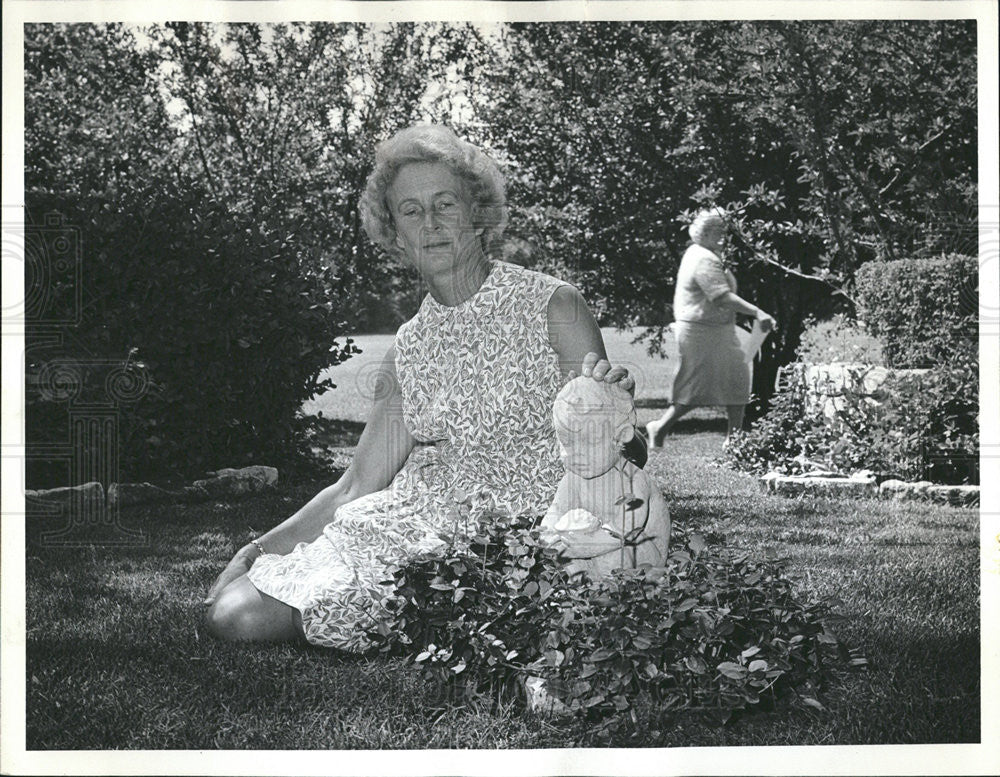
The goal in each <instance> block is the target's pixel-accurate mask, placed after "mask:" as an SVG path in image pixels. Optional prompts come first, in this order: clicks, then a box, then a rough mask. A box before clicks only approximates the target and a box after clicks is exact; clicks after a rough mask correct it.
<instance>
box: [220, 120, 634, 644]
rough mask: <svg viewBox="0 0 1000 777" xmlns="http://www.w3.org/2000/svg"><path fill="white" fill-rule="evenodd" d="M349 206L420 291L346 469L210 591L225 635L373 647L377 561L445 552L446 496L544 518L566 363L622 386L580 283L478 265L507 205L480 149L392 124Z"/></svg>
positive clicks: (381, 607)
mask: <svg viewBox="0 0 1000 777" xmlns="http://www.w3.org/2000/svg"><path fill="white" fill-rule="evenodd" d="M361 215H362V218H363V221H364V227H365V230H366V232H367V233H368V235H369V237H370V238H371V239H372V241H373V242H375V243H376V244H377V245H378V246H380V247H381V248H382V249H384V250H386V251H388V252H389V253H391V254H393V255H395V256H397V257H399V258H401V259H403V260H404V261H406V262H408V263H410V264H411V265H412V266H413V267H415V268H416V270H417V272H418V273H419V274H420V278H421V280H422V282H423V283H424V284H425V285H426V287H427V289H428V290H429V293H428V294H427V296H426V297H425V298H424V300H423V302H422V303H421V305H420V309H419V310H418V312H417V314H416V315H415V316H414V317H413V318H412V319H411V320H409V321H407V322H406V323H405V324H403V325H402V326H401V327H400V329H399V331H398V332H397V333H396V337H395V341H394V343H393V345H392V347H391V348H390V349H389V351H388V352H387V353H386V355H385V359H384V361H383V364H382V373H381V376H380V380H379V386H378V390H377V391H376V397H375V401H374V407H373V408H372V412H371V415H370V417H369V420H368V423H367V425H366V426H365V429H364V432H363V433H362V435H361V439H360V440H359V442H358V446H357V451H356V453H355V456H354V459H353V461H352V462H351V464H350V466H349V468H348V470H347V472H346V473H345V474H344V475H343V477H342V478H341V479H340V480H338V481H337V482H336V483H334V484H333V485H331V486H329V487H327V488H325V489H324V490H323V491H321V492H320V493H319V494H317V495H316V496H315V497H314V498H313V499H312V500H311V501H310V502H309V503H308V504H306V505H305V506H304V507H303V508H302V509H300V510H299V511H298V512H296V513H295V514H294V515H292V516H291V517H290V518H288V519H287V520H285V521H284V522H283V523H281V524H279V525H278V526H276V527H275V528H273V529H271V530H270V531H269V532H267V533H266V534H264V535H263V536H261V537H260V538H258V539H257V540H254V541H253V542H251V543H250V544H248V545H246V546H245V547H243V548H241V549H240V550H239V551H238V552H237V553H236V555H235V557H234V558H233V560H232V561H231V562H230V563H229V565H228V566H227V567H226V568H225V570H224V571H223V572H222V574H221V575H219V578H218V579H217V580H216V582H215V584H214V585H213V586H212V588H211V590H210V591H209V594H208V598H207V600H206V603H207V604H209V605H210V607H209V610H208V614H207V624H208V627H209V629H210V631H211V632H212V633H213V634H215V635H217V636H219V637H221V638H224V639H230V640H302V639H304V640H306V641H308V642H309V643H312V644H314V645H321V646H326V647H332V648H339V649H342V650H348V651H362V650H365V649H367V648H368V647H369V646H370V644H371V643H370V640H369V639H368V637H367V633H368V632H369V631H370V630H372V629H373V628H375V627H376V626H377V625H378V624H379V623H380V622H385V621H388V620H391V615H390V612H389V609H388V608H387V607H386V603H387V600H388V598H389V597H391V596H392V591H391V589H390V588H389V587H387V586H385V585H383V582H384V581H385V580H386V578H387V577H390V575H389V574H388V573H387V570H388V568H389V567H390V566H391V565H393V564H398V563H401V562H404V561H405V560H406V559H408V558H410V557H412V556H413V555H415V554H418V553H422V552H425V551H428V550H431V551H433V550H436V549H438V548H440V547H442V546H443V544H444V543H443V541H442V539H441V538H440V536H439V535H440V533H441V532H444V531H454V529H455V520H454V515H455V510H456V507H457V505H459V504H460V503H462V504H464V505H466V506H467V507H468V509H469V511H470V517H471V518H472V519H473V520H472V521H470V524H471V523H474V522H475V520H477V519H479V518H483V517H485V516H488V515H491V514H493V515H495V514H497V513H498V512H499V513H505V514H508V515H524V514H529V515H541V514H542V513H544V512H545V509H546V508H547V507H548V505H549V503H550V502H551V501H552V497H553V494H554V493H555V490H556V485H557V483H558V482H559V480H560V478H561V477H562V475H563V468H562V466H561V465H560V462H559V453H558V443H557V440H556V435H555V431H554V429H553V426H552V421H551V417H550V413H551V409H552V403H553V400H554V399H555V397H556V394H557V393H558V391H559V389H560V387H561V386H562V385H563V384H564V383H565V382H566V380H567V378H569V377H571V376H572V375H573V374H574V372H573V371H574V370H576V369H581V370H582V373H583V376H586V377H587V378H588V379H591V380H594V381H600V382H604V383H616V384H618V385H619V386H621V387H623V388H625V389H626V390H629V391H632V390H634V381H633V380H632V378H631V377H630V376H629V375H628V373H627V371H626V370H625V369H624V368H622V367H612V366H611V364H609V362H608V361H607V358H606V353H605V348H604V342H603V340H602V337H601V331H600V329H599V328H598V326H597V323H596V321H595V319H594V316H593V314H592V313H591V312H590V310H589V309H588V308H587V305H586V303H585V302H584V301H583V298H582V297H581V295H580V293H579V292H578V291H577V290H576V289H575V288H573V287H572V286H570V285H568V284H566V283H564V282H562V281H560V280H557V279H556V278H552V277H550V276H548V275H543V274H541V273H538V272H533V271H530V270H526V269H522V268H520V267H517V266H514V265H511V264H507V263H504V262H502V261H496V260H491V259H490V258H488V257H489V254H490V252H491V251H493V250H495V248H496V244H497V240H498V238H499V237H500V235H501V234H502V232H503V229H504V226H505V224H506V221H507V206H506V202H505V195H504V182H503V178H502V177H501V174H500V171H499V170H498V169H497V166H496V164H495V163H494V162H493V161H492V160H491V159H490V158H489V157H487V156H486V154H484V153H483V152H482V151H481V150H480V149H478V148H477V147H475V146H473V145H471V144H470V143H467V142H465V141H463V140H461V139H459V138H458V137H457V136H455V134H454V133H452V132H451V131H450V130H448V129H446V128H444V127H440V126H417V127H412V128H409V129H405V130H402V131H401V132H399V133H397V134H396V135H395V136H393V137H392V138H390V139H389V140H387V141H385V142H384V143H382V144H380V145H379V147H378V149H377V150H376V155H375V169H374V170H373V172H372V173H371V176H370V177H369V179H368V185H367V189H366V191H365V194H364V197H363V199H362V203H361ZM581 365H582V367H581ZM421 444H422V445H421Z"/></svg>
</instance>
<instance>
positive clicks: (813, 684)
mask: <svg viewBox="0 0 1000 777" xmlns="http://www.w3.org/2000/svg"><path fill="white" fill-rule="evenodd" d="M534 525H535V522H534V521H532V520H530V519H527V518H523V517H522V518H517V519H495V520H492V521H491V522H490V523H489V524H488V525H486V526H483V527H481V528H480V530H479V533H478V534H477V535H476V536H474V537H473V538H472V540H471V542H469V543H467V544H463V545H462V546H459V545H458V544H456V543H454V542H451V544H450V546H449V551H448V552H447V553H445V554H428V555H425V556H422V557H419V558H416V559H414V560H412V561H411V562H409V563H408V564H407V565H405V566H403V567H400V568H398V569H396V571H395V572H394V575H393V579H392V581H391V584H392V585H394V586H395V589H396V594H397V596H396V599H395V610H396V618H397V621H396V623H395V624H394V625H391V626H390V625H388V624H384V625H382V626H381V627H380V629H379V631H378V632H377V633H376V634H375V635H374V636H375V638H376V639H377V641H378V642H379V643H380V645H381V649H382V650H383V651H385V652H404V653H406V654H408V655H410V656H412V657H413V660H414V661H415V662H416V663H417V664H418V665H419V666H421V667H422V668H423V670H424V672H425V673H427V674H428V675H429V679H431V680H433V681H436V682H437V683H439V684H440V686H441V687H443V688H445V689H447V690H449V691H453V692H455V693H456V694H459V695H462V694H476V693H480V692H487V691H489V692H496V693H498V694H501V695H502V694H504V693H506V694H511V693H516V692H519V689H520V685H521V683H522V681H523V680H524V679H525V678H526V677H540V678H543V680H544V681H545V684H546V689H547V691H548V693H549V694H550V695H551V696H552V697H554V698H555V699H557V700H558V701H559V702H560V703H561V704H562V705H563V707H564V708H567V710H568V711H569V712H572V713H573V714H575V715H577V716H578V717H580V718H583V719H587V720H590V721H592V722H594V723H596V724H597V727H598V729H599V730H600V731H602V732H604V733H608V734H609V733H610V732H611V731H613V730H615V729H616V728H618V727H620V726H623V725H628V723H629V721H633V722H634V721H635V711H634V710H635V708H636V705H637V704H640V705H645V706H649V702H650V701H651V702H652V703H653V705H654V706H655V707H656V708H657V709H658V711H659V714H660V715H661V716H663V717H670V716H672V715H676V714H679V713H687V714H700V715H705V716H707V717H708V718H710V719H712V720H714V721H716V722H720V723H721V722H725V721H727V720H729V719H730V717H732V716H733V715H734V714H735V713H738V712H740V711H743V710H749V709H753V708H763V707H772V706H773V705H774V703H775V702H776V701H777V700H778V699H779V698H784V699H789V700H790V701H792V702H794V703H795V704H799V705H806V706H812V707H820V706H821V703H820V701H819V700H818V699H817V691H818V690H819V688H820V687H821V686H822V684H823V683H824V681H825V680H826V679H827V678H828V676H829V670H830V669H831V666H832V665H831V663H830V662H831V661H832V660H836V659H837V657H838V656H840V657H844V651H843V648H842V646H840V643H839V642H838V640H837V638H836V637H835V636H834V634H833V633H832V631H831V630H830V626H831V625H832V624H833V623H834V622H835V620H836V616H835V615H834V613H833V611H832V605H833V604H834V602H832V601H829V600H827V601H804V600H802V599H800V598H798V597H797V596H796V592H795V591H794V590H793V586H792V583H791V581H790V580H789V579H788V578H787V577H786V576H785V574H784V571H783V568H782V564H781V562H780V561H779V560H776V559H752V558H750V557H749V556H747V555H745V554H727V553H725V552H722V551H717V550H714V549H710V548H709V547H708V545H707V543H706V541H705V540H704V538H702V537H700V536H699V535H696V534H691V535H689V536H687V535H686V534H685V532H684V531H683V530H680V531H676V532H675V536H674V545H673V546H674V548H675V549H674V550H673V552H672V553H671V554H670V556H669V559H668V560H667V563H666V566H665V567H662V568H658V569H639V570H619V571H618V572H616V573H615V574H614V576H613V577H611V578H607V579H602V580H589V579H587V578H582V577H581V576H576V577H571V576H569V575H568V574H567V573H566V571H565V569H564V567H563V565H562V563H561V561H560V559H559V557H558V554H557V552H556V551H555V550H553V549H551V548H548V547H546V546H544V545H543V544H541V543H540V541H539V538H538V531H537V529H536V528H535V527H534ZM447 539H448V540H449V541H451V539H452V538H447ZM387 582H389V581H387ZM853 661H854V663H855V664H863V663H864V659H861V658H857V657H855V658H854V659H853Z"/></svg>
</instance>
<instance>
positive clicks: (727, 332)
mask: <svg viewBox="0 0 1000 777" xmlns="http://www.w3.org/2000/svg"><path fill="white" fill-rule="evenodd" d="M689 233H690V235H691V240H692V241H693V243H692V244H691V245H690V246H688V249H687V251H685V252H684V257H683V258H682V259H681V266H680V269H679V271H678V273H677V285H676V287H675V288H674V318H675V323H674V326H673V329H674V333H675V335H676V337H677V350H678V357H679V365H678V368H677V373H676V374H675V376H674V383H673V389H672V391H671V402H672V404H671V406H670V407H669V408H668V409H667V411H666V413H664V414H663V416H662V417H661V418H660V419H659V420H656V421H650V422H649V423H648V424H646V432H647V433H648V435H649V444H650V447H652V448H659V447H661V446H662V444H663V438H664V437H665V436H666V435H667V434H669V433H670V431H671V430H672V429H673V427H674V424H675V423H677V421H678V420H679V419H680V418H681V417H682V416H684V415H685V414H686V413H687V412H688V411H689V410H691V408H692V407H704V406H711V407H718V406H725V408H726V416H727V419H728V428H727V430H726V441H727V442H728V440H729V438H730V437H731V436H732V435H733V433H734V432H736V431H738V430H739V429H740V428H741V427H742V426H743V412H744V409H745V408H746V404H747V402H749V401H750V371H749V370H748V369H747V365H746V361H745V359H744V355H743V349H742V348H741V347H740V342H739V340H738V339H737V335H736V314H737V313H742V314H744V315H747V316H752V317H753V318H754V319H756V320H757V321H759V322H760V325H761V328H762V329H763V330H764V331H770V330H771V329H772V328H773V327H774V325H775V321H774V318H772V317H771V316H770V315H768V314H767V313H765V312H764V311H763V310H761V309H760V308H758V307H757V306H755V305H752V304H751V303H749V302H747V301H746V300H745V299H743V298H742V297H740V296H738V295H737V294H736V278H735V277H734V276H733V274H732V273H731V272H730V271H729V270H727V269H726V268H725V266H724V265H723V263H722V258H721V256H722V242H723V239H724V237H725V234H726V222H725V219H724V215H723V213H722V211H720V210H718V209H711V210H706V211H702V212H701V213H699V214H698V215H697V216H696V217H695V220H694V222H693V223H692V224H691V226H690V228H689Z"/></svg>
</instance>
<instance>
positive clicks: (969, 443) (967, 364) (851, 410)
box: [725, 359, 979, 483]
mask: <svg viewBox="0 0 1000 777" xmlns="http://www.w3.org/2000/svg"><path fill="white" fill-rule="evenodd" d="M847 374H848V376H849V378H850V382H849V384H848V385H847V386H846V387H845V388H844V390H843V391H841V392H840V393H839V399H838V403H839V407H838V410H837V413H836V414H835V415H834V417H832V418H826V417H824V416H823V412H822V410H821V409H820V408H818V407H811V406H810V404H809V403H808V401H807V393H808V390H809V386H808V385H807V382H806V377H805V373H804V371H802V370H789V371H788V372H787V373H786V375H787V379H786V380H785V381H784V386H783V388H782V390H781V391H780V392H779V393H778V394H776V395H775V397H774V400H773V402H772V405H771V409H770V411H769V412H768V414H767V415H766V416H764V417H763V418H761V419H759V420H758V421H756V422H755V423H754V424H753V426H752V427H751V428H750V430H749V431H748V432H747V433H745V434H743V435H740V436H738V437H737V438H735V439H734V440H733V441H732V443H731V444H730V445H729V446H728V447H727V449H726V454H725V460H726V461H727V463H729V464H730V465H731V466H734V467H735V468H736V469H739V470H741V471H744V472H750V473H754V474H762V473H764V472H768V471H777V472H781V473H783V474H801V473H803V472H805V471H808V470H809V469H813V468H814V466H815V465H820V466H822V467H823V468H826V469H830V470H833V471H837V472H841V473H844V474H849V473H852V472H857V471H859V470H862V469H868V470H871V471H872V472H874V473H875V474H876V476H877V477H878V478H879V479H887V478H900V479H903V480H919V479H927V480H932V481H934V482H940V483H978V482H979V468H978V458H979V425H978V413H979V374H978V369H977V366H976V364H975V362H974V360H971V359H967V360H964V361H960V360H957V359H956V361H955V362H954V363H953V364H952V365H950V366H949V367H948V368H938V369H934V370H931V371H929V372H928V373H926V374H923V375H920V374H909V375H901V374H899V375H893V376H890V378H889V379H888V380H887V381H886V383H885V384H883V386H882V387H880V389H879V396H878V397H877V399H878V401H877V402H873V401H870V400H871V397H869V395H868V393H867V391H866V390H865V388H864V385H863V381H862V377H863V376H862V373H861V372H857V373H854V372H850V371H848V373H847Z"/></svg>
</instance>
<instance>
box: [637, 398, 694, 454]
mask: <svg viewBox="0 0 1000 777" xmlns="http://www.w3.org/2000/svg"><path fill="white" fill-rule="evenodd" d="M691 407H692V406H691V405H677V404H674V405H671V406H670V407H668V408H667V412H665V413H664V414H663V415H662V416H660V419H659V420H658V421H650V422H649V423H648V424H646V433H647V434H648V435H649V447H650V448H660V447H662V446H663V438H664V437H666V436H667V435H668V434H670V432H671V431H672V430H673V428H674V424H676V423H677V422H678V421H679V420H680V419H681V417H682V416H684V415H686V414H687V413H688V412H689V411H690V410H691Z"/></svg>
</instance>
